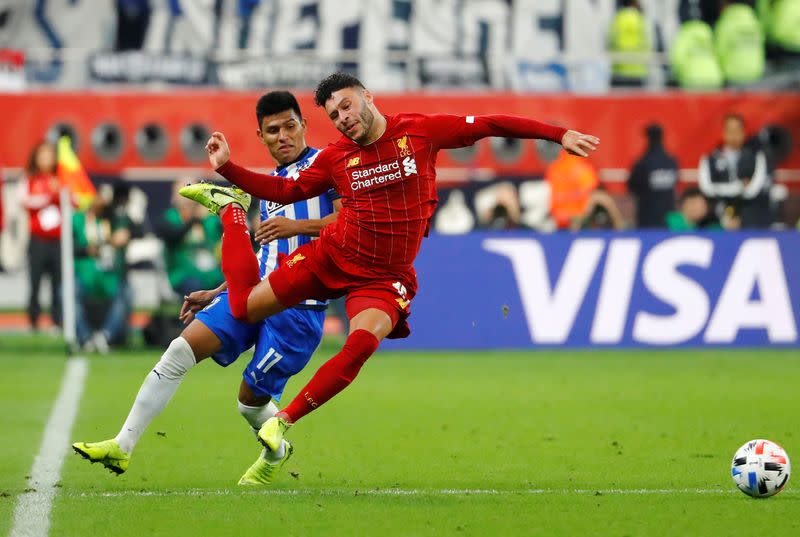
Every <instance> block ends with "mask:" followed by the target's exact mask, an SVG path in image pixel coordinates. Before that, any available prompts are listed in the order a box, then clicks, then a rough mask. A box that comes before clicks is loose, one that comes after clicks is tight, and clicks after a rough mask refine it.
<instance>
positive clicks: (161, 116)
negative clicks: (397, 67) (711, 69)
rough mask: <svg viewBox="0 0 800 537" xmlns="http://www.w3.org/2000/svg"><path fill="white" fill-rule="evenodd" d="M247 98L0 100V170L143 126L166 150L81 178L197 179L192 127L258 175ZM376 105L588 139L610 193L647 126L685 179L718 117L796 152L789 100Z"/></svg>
mask: <svg viewBox="0 0 800 537" xmlns="http://www.w3.org/2000/svg"><path fill="white" fill-rule="evenodd" d="M259 95H260V93H254V92H241V93H239V92H236V93H225V92H218V91H211V90H197V91H173V92H169V93H159V94H154V93H136V92H121V93H113V92H102V93H91V94H87V93H51V92H32V93H28V94H3V95H0V112H1V113H2V114H3V117H4V118H5V119H6V122H7V123H9V124H10V125H14V136H12V137H8V139H7V140H6V141H5V143H4V144H3V145H2V146H0V162H2V163H3V167H6V168H15V167H16V168H20V167H22V166H24V160H25V157H26V156H27V154H28V151H29V149H30V148H31V147H32V146H33V144H34V143H35V141H37V140H39V139H41V138H42V136H44V135H45V133H46V132H47V131H48V129H50V128H51V127H52V126H53V125H54V124H55V123H59V124H61V125H63V126H69V127H70V128H72V129H73V131H74V134H75V135H76V137H73V139H74V140H76V141H78V140H87V139H90V136H91V132H92V131H93V130H94V129H95V128H96V127H97V125H99V124H101V123H105V122H108V121H111V120H113V121H114V122H116V123H117V124H118V125H119V127H120V130H121V134H122V138H123V139H124V140H130V141H131V142H132V143H135V142H136V139H137V132H138V131H139V129H140V128H141V127H142V126H143V125H148V124H152V125H158V126H160V127H161V128H162V129H163V139H164V140H169V141H170V142H171V143H169V144H167V145H166V146H165V147H162V146H160V145H159V144H155V145H153V143H152V142H153V141H152V140H150V139H149V137H145V140H144V141H148V140H149V142H148V144H149V145H148V147H149V148H150V149H154V148H159V150H158V151H151V150H148V151H145V152H139V151H135V150H134V151H128V150H126V151H124V152H123V154H122V156H121V157H120V158H119V159H118V160H116V161H113V162H108V161H105V160H103V159H102V158H101V157H100V155H98V154H97V153H96V152H95V151H94V150H93V148H92V146H91V144H78V157H79V158H80V159H81V162H82V163H83V165H84V167H85V168H86V169H87V170H88V171H89V172H90V173H94V174H105V175H112V174H120V173H121V172H123V171H124V170H126V169H128V168H141V167H159V168H162V169H168V168H186V167H203V166H204V165H205V163H204V162H202V160H201V159H199V158H197V154H196V153H194V152H193V151H186V148H185V147H184V146H183V144H182V143H178V142H179V141H181V140H182V136H181V133H182V132H184V131H185V129H187V127H188V128H190V131H189V134H190V136H189V139H190V141H191V140H192V139H194V140H195V141H196V140H198V139H199V138H198V137H197V136H199V134H200V131H199V130H194V131H192V130H191V126H192V125H202V126H204V127H205V128H207V129H209V130H220V131H222V132H224V133H225V135H226V136H227V138H228V140H229V141H230V143H231V148H232V150H233V151H234V154H235V158H236V160H237V162H238V163H240V164H242V165H245V166H249V167H258V168H262V167H265V166H267V165H268V155H267V152H266V151H265V149H264V146H263V145H261V144H260V143H259V142H258V140H257V139H256V137H255V136H254V135H253V132H254V130H255V128H256V120H255V114H254V109H255V102H256V100H257V99H258V97H259ZM299 101H300V105H301V107H302V108H303V113H304V115H305V116H306V117H307V119H308V122H309V123H308V124H309V131H308V142H309V143H310V144H312V145H315V146H318V147H324V146H325V145H326V144H327V143H328V142H329V141H332V140H334V139H335V138H336V137H337V136H338V133H337V132H336V131H335V129H334V128H333V126H332V125H331V123H330V121H329V120H328V118H327V117H326V116H325V114H324V111H323V110H322V109H320V108H318V107H316V106H314V104H313V102H312V99H311V95H309V94H307V93H303V94H299ZM376 103H377V105H378V107H379V108H380V110H381V111H383V112H384V113H388V114H394V113H399V112H409V111H414V112H422V113H436V112H441V113H452V114H464V115H475V114H488V113H508V114H517V115H524V116H528V117H533V118H537V119H540V120H543V121H550V122H554V123H557V124H560V125H568V126H570V127H573V128H576V129H579V130H584V131H586V132H591V133H592V134H596V135H597V136H599V137H600V139H601V146H600V150H599V151H598V152H597V153H596V154H594V155H593V156H592V164H593V165H594V166H596V167H597V168H598V169H599V170H600V176H601V179H606V180H609V181H612V182H614V181H616V182H618V184H621V183H619V182H620V181H624V178H625V177H626V176H627V175H626V171H627V170H629V169H630V167H631V166H632V164H633V163H634V162H635V161H636V160H637V158H638V157H639V156H640V154H641V153H642V151H643V150H644V146H645V137H644V135H643V130H644V128H645V126H646V125H648V124H650V123H652V122H659V123H661V124H662V125H663V126H664V141H665V144H666V147H667V148H668V149H669V150H670V151H671V152H672V153H674V154H675V155H676V156H677V158H678V160H679V164H680V167H681V168H683V169H687V170H692V169H696V168H697V164H698V162H699V160H700V156H701V155H703V154H704V153H706V152H708V151H709V150H710V149H712V148H713V147H715V146H716V145H717V144H718V143H719V139H720V133H721V123H722V119H723V117H724V116H725V114H727V113H730V112H736V113H739V114H741V115H742V116H743V117H744V118H745V119H746V121H747V123H748V130H749V131H750V132H751V133H755V132H756V131H758V130H759V129H760V128H762V127H764V126H765V125H770V124H772V125H781V126H783V127H785V128H786V129H787V131H788V133H789V135H790V136H791V139H793V140H800V95H799V94H796V93H795V94H792V93H788V92H787V93H767V92H763V93H744V92H742V93H733V92H725V93H711V94H705V93H703V94H695V93H677V92H676V93H667V94H658V95H650V94H646V93H626V94H624V95H622V94H620V95H609V96H575V95H552V94H548V95H535V94H530V95H519V94H468V93H434V94H422V93H417V94H388V95H378V96H377V97H376ZM172 142H175V143H172ZM190 145H191V144H190ZM517 151H519V155H517V153H516V152H517ZM462 157H463V158H462ZM195 159H196V160H195ZM437 164H438V168H439V170H440V179H441V180H443V181H464V180H467V179H470V178H472V177H475V176H476V175H480V176H481V177H489V176H495V175H500V176H541V175H542V173H543V171H544V168H545V166H546V164H547V162H546V158H544V155H543V154H541V150H540V148H539V146H537V144H534V143H532V142H528V141H525V142H522V143H520V144H517V143H516V142H515V143H514V144H513V145H511V146H506V145H505V144H503V143H499V142H495V143H494V145H493V144H492V143H491V142H489V141H487V140H483V141H481V142H479V143H477V144H476V145H475V146H474V147H473V148H471V149H468V150H460V151H458V152H450V151H443V152H442V153H441V154H440V155H439V158H438V160H437ZM780 166H781V168H782V170H780V171H781V172H782V173H779V174H778V176H777V177H778V180H779V181H788V182H787V184H789V186H790V187H793V186H798V187H800V152H797V151H794V152H790V153H789V155H788V157H787V158H786V160H785V161H784V162H782V163H781V165H780Z"/></svg>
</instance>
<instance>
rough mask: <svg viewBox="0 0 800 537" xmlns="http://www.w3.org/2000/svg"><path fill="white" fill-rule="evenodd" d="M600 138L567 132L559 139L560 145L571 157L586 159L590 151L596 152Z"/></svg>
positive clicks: (576, 132)
mask: <svg viewBox="0 0 800 537" xmlns="http://www.w3.org/2000/svg"><path fill="white" fill-rule="evenodd" d="M599 144H600V138H598V137H597V136H592V135H591V134H582V133H580V132H578V131H567V132H566V133H565V134H564V137H563V138H561V145H562V146H563V147H564V149H566V150H567V152H568V153H570V154H571V155H578V156H579V157H588V156H589V153H590V152H592V151H597V146H598V145H599Z"/></svg>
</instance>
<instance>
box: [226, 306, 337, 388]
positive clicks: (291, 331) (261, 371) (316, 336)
mask: <svg viewBox="0 0 800 537" xmlns="http://www.w3.org/2000/svg"><path fill="white" fill-rule="evenodd" d="M324 320H325V313H324V312H319V311H314V310H297V309H288V310H286V311H284V312H282V313H280V314H278V315H276V316H274V317H270V318H269V319H267V320H266V321H265V322H264V325H263V327H262V329H261V331H260V332H259V335H258V340H257V342H256V348H255V352H254V353H253V359H252V360H251V361H250V363H249V364H248V365H247V367H246V368H245V371H244V373H243V377H244V381H245V382H246V383H247V384H248V385H249V387H250V389H251V391H252V393H253V394H255V395H256V396H258V397H265V396H270V397H272V398H274V399H276V400H280V397H281V395H282V394H283V390H284V388H285V387H286V382H287V381H288V380H289V378H291V377H292V376H294V375H296V374H297V373H299V372H300V371H302V370H303V368H304V367H305V366H306V365H307V364H308V362H309V360H311V356H312V355H313V354H314V351H315V350H316V349H317V347H318V346H319V343H320V341H321V339H322V326H323V323H324ZM240 393H241V392H240Z"/></svg>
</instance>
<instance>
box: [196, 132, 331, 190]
mask: <svg viewBox="0 0 800 537" xmlns="http://www.w3.org/2000/svg"><path fill="white" fill-rule="evenodd" d="M206 151H207V152H208V161H209V163H210V164H211V166H213V167H214V169H215V170H216V171H217V173H218V174H220V175H221V176H222V177H224V178H225V179H227V180H228V181H230V182H231V183H233V184H234V185H236V186H238V187H239V188H241V189H242V190H244V191H245V192H247V193H248V194H252V195H253V196H256V197H259V198H261V199H264V200H267V201H274V202H277V203H294V202H296V201H301V200H305V199H309V198H313V197H315V196H319V195H320V194H322V193H323V192H326V191H327V190H329V189H330V188H331V187H332V186H333V185H332V184H331V181H330V173H327V171H326V170H325V169H324V168H325V164H323V162H325V163H326V161H324V159H322V158H320V157H322V155H320V157H318V158H317V159H316V160H315V161H314V164H312V165H311V166H310V167H309V168H307V169H305V170H303V171H302V172H300V177H299V178H298V179H297V180H296V181H287V180H286V179H283V178H280V177H276V176H273V175H266V174H263V173H256V172H252V171H250V170H248V169H246V168H242V167H241V166H238V165H236V164H234V162H233V161H232V160H231V151H230V148H229V147H228V141H227V140H226V139H225V136H224V135H223V134H222V133H221V132H215V133H213V134H212V135H211V138H209V140H208V143H207V144H206ZM320 161H323V162H320ZM318 162H319V164H318Z"/></svg>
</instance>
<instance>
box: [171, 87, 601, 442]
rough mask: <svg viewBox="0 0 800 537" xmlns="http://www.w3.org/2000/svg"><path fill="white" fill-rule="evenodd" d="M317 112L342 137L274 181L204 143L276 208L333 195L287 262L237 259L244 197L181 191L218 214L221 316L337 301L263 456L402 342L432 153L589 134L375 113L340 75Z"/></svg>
mask: <svg viewBox="0 0 800 537" xmlns="http://www.w3.org/2000/svg"><path fill="white" fill-rule="evenodd" d="M315 100H316V104H317V105H318V106H320V107H323V108H324V109H325V112H326V113H327V115H328V118H329V119H330V120H331V122H332V123H333V125H334V126H335V127H336V128H337V129H338V130H339V131H340V132H341V133H342V136H341V137H340V138H339V139H338V140H337V141H335V142H333V143H331V144H329V145H328V146H327V147H326V148H325V149H324V150H323V151H322V152H321V153H320V156H319V157H318V158H317V159H316V160H315V161H314V164H313V165H312V166H309V167H308V168H306V169H305V170H303V171H302V172H301V173H300V177H299V178H298V180H297V181H278V180H276V179H274V178H270V177H267V176H264V175H261V174H258V173H254V172H251V171H249V170H247V169H245V168H242V167H240V166H237V165H236V164H235V163H234V162H233V161H232V160H231V151H230V148H229V147H228V143H227V141H226V140H225V137H224V136H223V135H222V133H219V132H215V133H213V134H212V136H211V138H210V139H209V141H208V144H207V145H206V148H207V150H208V154H209V162H210V163H211V165H212V166H213V167H214V169H216V170H217V172H218V173H219V174H221V175H222V176H223V177H225V178H226V179H228V180H229V181H230V182H232V183H233V184H235V185H237V186H239V187H241V188H242V189H244V191H246V192H248V193H249V194H253V195H256V196H259V197H261V198H263V199H268V200H272V201H276V202H281V203H290V202H293V201H296V200H300V199H305V198H307V197H311V196H317V195H320V194H321V193H323V192H326V191H327V190H329V189H330V188H336V191H337V192H338V193H339V194H340V195H341V196H342V210H341V212H340V214H339V216H338V218H337V219H336V222H335V223H334V224H332V225H329V226H326V227H325V228H324V229H323V230H322V232H321V233H320V239H319V240H317V241H313V242H310V243H308V244H306V245H304V246H301V247H300V248H298V249H297V250H296V251H295V252H294V253H293V254H292V255H291V256H290V259H289V261H287V262H286V263H285V264H283V265H281V266H280V267H279V268H278V270H276V271H274V272H273V273H272V274H270V276H269V278H268V279H266V280H261V279H260V278H259V277H258V266H257V264H256V259H255V256H253V253H252V251H248V248H247V244H248V240H249V239H248V237H247V227H246V226H245V225H244V224H243V223H242V215H243V214H244V211H243V207H244V206H246V205H248V204H249V195H247V194H244V193H242V192H241V191H239V190H237V189H227V191H220V189H218V188H209V187H207V185H192V186H190V187H185V188H184V189H182V190H181V194H182V195H184V196H186V197H188V198H191V199H194V200H195V201H197V202H199V203H201V204H203V205H205V206H206V207H208V208H209V209H210V210H211V211H212V212H215V213H218V214H219V215H220V219H221V220H222V225H223V228H224V230H225V236H224V238H223V242H222V270H223V272H224V273H225V277H226V279H227V281H228V284H229V286H230V291H231V298H230V302H231V311H232V312H233V314H234V316H236V317H237V318H240V319H247V320H250V321H255V320H258V319H262V318H266V317H269V316H271V315H275V314H278V313H279V312H280V311H283V310H284V309H285V308H287V307H292V306H293V305H294V304H297V303H299V302H301V301H303V300H306V299H308V298H316V299H320V300H324V299H330V298H336V297H341V296H347V300H346V308H347V314H348V317H349V318H350V334H349V335H348V337H347V340H346V341H345V344H344V347H343V348H342V350H341V351H340V352H339V353H338V354H336V355H335V356H334V357H332V358H331V359H330V360H328V361H327V362H326V363H325V364H323V365H322V367H320V369H319V370H318V371H317V372H316V374H315V375H314V376H313V377H312V378H311V380H310V381H309V382H308V384H306V386H305V387H303V388H302V389H301V390H300V393H298V394H297V396H295V398H294V399H293V400H292V401H291V402H290V403H289V404H288V405H287V406H286V407H284V408H283V409H282V410H281V411H280V412H278V413H277V414H276V416H275V417H272V418H270V419H269V420H267V422H266V423H265V424H264V426H262V427H261V429H260V430H259V432H258V438H259V440H260V441H261V443H262V444H263V445H264V446H265V447H266V448H267V449H268V450H273V449H280V446H281V445H282V443H283V442H284V441H285V440H284V435H285V433H286V431H287V430H288V429H289V427H290V426H291V425H292V424H294V423H296V422H297V421H298V420H299V419H301V418H303V417H304V416H305V415H307V414H309V413H310V412H313V411H314V410H315V409H317V408H319V407H320V406H321V405H323V404H324V403H326V402H327V401H329V400H330V399H331V398H333V397H334V396H336V394H338V393H339V392H341V391H342V390H344V389H345V388H347V386H348V385H349V384H350V383H351V382H352V381H353V380H354V379H355V377H356V375H358V373H359V371H360V370H361V367H362V366H363V365H364V363H365V362H366V361H367V360H368V359H369V357H370V356H371V355H372V354H373V353H374V352H375V351H376V350H377V348H378V345H379V344H380V342H381V340H382V339H384V338H386V337H389V338H403V337H407V336H408V334H409V332H410V329H409V325H408V322H407V319H408V316H409V315H410V313H411V312H410V305H411V302H412V300H413V299H414V295H415V294H416V291H417V275H416V271H415V270H414V266H413V262H414V259H415V258H416V256H417V253H418V252H419V248H420V245H421V243H422V239H423V237H425V236H426V235H427V234H428V230H429V227H430V218H431V217H432V216H433V213H434V209H435V207H436V203H437V197H436V169H435V164H436V155H437V153H438V152H439V151H440V150H441V149H448V148H456V147H465V146H469V145H472V144H473V143H475V142H476V141H477V140H480V139H481V138H485V137H488V136H504V137H513V138H541V139H546V140H550V141H553V142H556V143H560V144H561V145H562V146H563V147H564V149H565V150H567V151H569V152H571V153H574V154H577V155H580V156H583V157H585V156H587V155H588V153H590V152H592V151H594V150H595V149H596V146H597V144H598V143H599V142H600V140H599V139H597V138H596V137H594V136H591V135H587V134H582V133H580V132H577V131H573V130H567V129H563V128H559V127H555V126H552V125H547V124H545V123H540V122H538V121H535V120H532V119H528V118H524V117H518V116H510V115H504V114H495V115H485V116H472V115H467V116H459V115H449V114H414V113H402V114H396V115H383V114H382V113H380V111H379V110H378V108H377V106H376V105H375V101H374V97H373V95H372V94H371V93H370V92H369V91H368V90H367V89H366V88H364V85H363V84H361V82H360V81H359V80H358V79H357V78H355V77H353V76H351V75H349V74H346V73H335V74H333V75H331V76H329V77H327V78H326V79H324V80H323V81H322V82H320V84H319V85H318V86H317V90H316V94H315Z"/></svg>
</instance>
